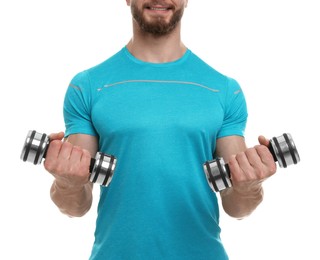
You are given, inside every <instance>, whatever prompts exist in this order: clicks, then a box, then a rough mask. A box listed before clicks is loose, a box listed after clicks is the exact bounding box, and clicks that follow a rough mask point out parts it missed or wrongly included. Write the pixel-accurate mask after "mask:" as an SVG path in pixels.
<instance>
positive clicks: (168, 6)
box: [126, 0, 188, 37]
mask: <svg viewBox="0 0 320 260" xmlns="http://www.w3.org/2000/svg"><path fill="white" fill-rule="evenodd" d="M126 1H127V4H128V5H129V6H130V7H131V13H132V17H133V20H134V22H135V23H136V24H137V25H138V27H139V28H140V29H141V30H142V31H143V32H145V33H149V34H151V35H153V36H156V37H157V36H164V35H168V34H170V33H171V32H172V31H173V30H174V29H175V28H176V27H177V25H178V24H179V23H180V21H181V18H182V16H183V12H184V8H185V7H186V6H187V3H188V0H126Z"/></svg>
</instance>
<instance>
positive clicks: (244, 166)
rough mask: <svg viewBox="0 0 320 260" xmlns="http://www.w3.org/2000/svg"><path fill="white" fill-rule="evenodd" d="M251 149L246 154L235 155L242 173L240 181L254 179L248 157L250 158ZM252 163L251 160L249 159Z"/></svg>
mask: <svg viewBox="0 0 320 260" xmlns="http://www.w3.org/2000/svg"><path fill="white" fill-rule="evenodd" d="M252 153H253V151H252V148H250V149H248V150H247V151H246V152H243V153H239V154H237V155H236V159H237V161H238V164H239V167H240V169H241V171H242V172H243V174H242V180H249V179H252V178H254V176H255V174H254V168H253V167H252V165H251V163H250V161H249V158H248V156H251V157H252V155H251V154H252ZM251 160H252V161H253V159H251Z"/></svg>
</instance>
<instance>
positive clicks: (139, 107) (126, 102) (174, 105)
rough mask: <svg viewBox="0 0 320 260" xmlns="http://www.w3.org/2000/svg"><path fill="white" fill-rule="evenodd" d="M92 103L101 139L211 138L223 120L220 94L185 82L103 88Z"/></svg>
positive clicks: (95, 123)
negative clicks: (139, 136)
mask: <svg viewBox="0 0 320 260" xmlns="http://www.w3.org/2000/svg"><path fill="white" fill-rule="evenodd" d="M93 103H94V106H93V108H92V120H93V123H94V125H95V128H96V130H97V132H98V133H99V135H100V136H104V135H107V136H118V135H126V136H128V135H135V134H136V133H139V134H143V133H144V132H145V133H148V134H150V133H152V132H155V133H161V134H166V133H169V132H170V131H175V132H179V131H182V132H184V133H189V134H197V133H202V134H203V133H205V134H209V135H212V134H215V133H216V132H217V131H218V130H219V128H220V127H221V125H222V122H223V117H224V111H223V104H222V102H221V100H220V97H219V92H214V91H211V90H208V89H206V88H202V87H199V86H197V85H194V84H190V83H185V82H160V81H148V82H144V81H141V82H139V81H137V82H124V83H121V84H118V85H114V86H110V87H105V88H102V89H101V90H100V91H99V93H98V94H97V96H96V99H95V100H94V102H93Z"/></svg>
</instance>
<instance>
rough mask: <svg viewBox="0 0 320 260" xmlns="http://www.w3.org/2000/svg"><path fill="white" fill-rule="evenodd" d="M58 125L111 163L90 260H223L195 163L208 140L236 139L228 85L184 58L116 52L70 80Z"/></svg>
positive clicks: (241, 121) (209, 197)
mask: <svg viewBox="0 0 320 260" xmlns="http://www.w3.org/2000/svg"><path fill="white" fill-rule="evenodd" d="M64 118H65V123H66V135H70V134H76V133H82V134H89V135H94V136H97V137H98V139H99V150H100V151H101V152H104V153H107V154H113V155H114V156H116V157H117V160H118V161H117V162H118V163H117V166H116V170H115V173H114V176H113V179H112V182H111V183H110V185H109V186H108V187H101V196H100V201H99V205H98V216H97V221H96V230H95V242H94V245H93V249H92V254H91V257H90V259H91V260H105V259H125V260H127V259H139V260H143V259H148V260H150V259H184V260H187V259H192V260H195V259H197V260H199V259H205V260H210V259H214V260H225V259H228V257H227V254H226V252H225V249H224V247H223V245H222V242H221V240H220V227H219V208H218V201H217V197H216V194H215V193H214V192H212V191H211V189H210V188H209V185H208V183H207V180H206V177H205V174H204V171H203V166H202V164H203V163H204V162H205V161H207V160H210V159H212V154H213V153H214V151H215V145H216V139H217V138H220V137H224V136H230V135H240V136H242V135H243V134H244V129H245V125H246V120H247V108H246V102H245V98H244V95H243V92H242V91H241V88H240V86H239V85H238V83H237V82H236V81H235V80H233V79H231V78H229V77H226V76H224V75H222V74H220V73H219V72H217V71H216V70H214V69H213V68H211V67H210V66H209V65H207V64H206V63H205V62H204V61H202V60H201V59H200V58H199V57H197V56H196V55H195V54H194V53H192V52H191V51H190V50H187V51H186V53H185V54H184V56H183V57H181V58H180V59H179V60H176V61H174V62H168V63H161V64H156V63H148V62H143V61H141V60H138V59H136V58H135V57H134V56H132V55H131V54H130V53H129V51H128V50H127V48H126V47H124V48H123V49H122V50H121V51H119V52H118V53H116V54H115V55H114V56H112V57H111V58H109V59H108V60H106V61H104V62H103V63H101V64H99V65H97V66H95V67H93V68H90V69H88V70H85V71H83V72H81V73H79V74H77V75H76V76H75V77H74V78H73V79H72V81H71V83H70V86H69V87H68V89H67V93H66V96H65V103H64Z"/></svg>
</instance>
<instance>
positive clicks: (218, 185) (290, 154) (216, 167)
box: [203, 133, 300, 192]
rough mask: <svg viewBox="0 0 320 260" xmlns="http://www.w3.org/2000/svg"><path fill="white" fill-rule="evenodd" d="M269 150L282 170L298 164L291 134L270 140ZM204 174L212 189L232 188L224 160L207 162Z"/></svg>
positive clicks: (298, 158)
mask: <svg viewBox="0 0 320 260" xmlns="http://www.w3.org/2000/svg"><path fill="white" fill-rule="evenodd" d="M268 148H269V150H270V152H271V154H272V156H273V159H274V161H275V162H278V164H279V166H280V167H281V168H286V167H287V166H289V165H291V164H297V163H298V162H299V161H300V156H299V153H298V151H297V148H296V146H295V144H294V142H293V139H292V137H291V135H290V134H288V133H285V134H283V135H281V136H278V137H273V138H272V139H271V140H270V144H269V147H268ZM203 168H204V172H205V175H206V177H207V181H208V184H209V186H210V188H211V189H212V190H213V191H215V192H220V191H222V190H224V189H227V188H230V187H231V186H232V181H231V175H230V169H229V166H228V164H225V163H224V160H223V159H222V158H217V159H214V160H211V161H207V162H205V163H204V164H203Z"/></svg>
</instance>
